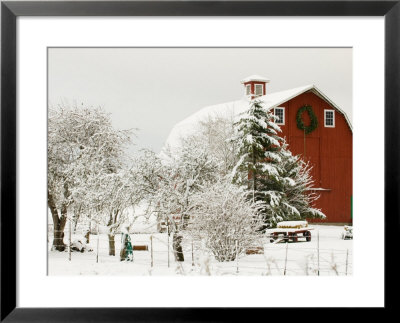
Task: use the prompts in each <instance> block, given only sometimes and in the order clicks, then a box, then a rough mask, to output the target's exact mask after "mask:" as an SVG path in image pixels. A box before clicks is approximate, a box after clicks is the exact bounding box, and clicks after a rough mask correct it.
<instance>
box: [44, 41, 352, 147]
mask: <svg viewBox="0 0 400 323" xmlns="http://www.w3.org/2000/svg"><path fill="white" fill-rule="evenodd" d="M48 59H49V61H48V66H49V71H48V73H49V79H48V80H49V103H50V105H57V104H59V103H61V102H63V101H64V102H69V103H70V104H72V103H73V102H77V103H79V104H80V103H84V104H85V105H90V106H102V107H103V108H104V109H105V110H106V111H109V112H111V113H112V115H111V116H112V119H113V123H114V126H115V127H117V128H119V129H129V128H139V129H140V130H139V132H138V138H137V139H135V141H136V143H137V145H136V146H137V148H142V147H146V148H150V149H153V150H154V151H156V152H158V151H159V150H160V149H161V148H162V146H163V144H164V142H165V140H166V139H167V137H168V134H169V132H170V130H171V129H172V127H173V126H174V125H175V124H176V123H178V122H179V121H181V120H182V119H184V118H186V117H188V116H190V115H191V114H192V113H194V112H196V111H198V110H199V109H201V108H202V107H205V106H208V105H214V104H218V103H223V102H229V101H235V100H238V99H240V98H242V97H243V95H244V90H243V88H242V86H243V85H242V84H240V80H241V79H243V78H245V77H246V76H249V75H252V74H258V75H262V76H265V77H267V78H269V79H270V80H271V82H270V83H269V84H267V89H266V90H267V93H272V92H276V91H281V90H286V89H290V88H294V87H298V86H302V85H307V84H315V85H316V86H317V87H318V88H319V89H320V90H322V92H324V93H325V94H326V95H327V96H328V97H329V98H331V99H332V100H333V102H335V103H336V104H337V105H338V106H339V107H341V108H342V109H343V110H344V111H345V112H346V113H347V115H348V117H349V118H350V120H352V49H350V48H51V49H49V56H48Z"/></svg>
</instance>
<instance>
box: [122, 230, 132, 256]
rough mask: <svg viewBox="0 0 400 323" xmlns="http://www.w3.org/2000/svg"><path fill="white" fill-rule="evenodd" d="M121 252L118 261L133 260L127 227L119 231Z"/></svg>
mask: <svg viewBox="0 0 400 323" xmlns="http://www.w3.org/2000/svg"><path fill="white" fill-rule="evenodd" d="M121 234H122V236H121V253H120V261H132V262H133V247H132V243H131V237H130V236H129V231H128V230H127V229H125V230H123V231H122V232H121Z"/></svg>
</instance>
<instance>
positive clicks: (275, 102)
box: [260, 85, 353, 132]
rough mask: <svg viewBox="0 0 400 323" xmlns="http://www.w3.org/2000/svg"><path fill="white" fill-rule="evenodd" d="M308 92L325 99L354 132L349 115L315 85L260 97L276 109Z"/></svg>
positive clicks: (269, 106)
mask: <svg viewBox="0 0 400 323" xmlns="http://www.w3.org/2000/svg"><path fill="white" fill-rule="evenodd" d="M306 92H312V93H314V94H315V95H317V96H318V97H320V98H321V99H323V100H324V101H325V102H327V103H328V104H330V105H331V106H332V107H333V108H334V109H335V110H337V111H338V112H339V113H340V114H342V115H343V116H344V118H345V120H346V122H347V125H348V126H349V128H350V130H351V131H352V132H353V127H352V125H351V122H350V120H349V118H348V117H347V114H346V113H345V112H344V111H343V110H342V109H340V108H339V107H338V106H337V105H336V104H335V103H334V102H333V101H332V100H331V99H329V97H328V96H326V95H325V94H324V93H323V92H322V91H321V90H320V89H318V88H317V87H316V86H315V85H306V86H302V87H298V88H294V89H290V90H287V91H281V92H276V93H272V94H270V95H265V96H262V97H260V100H262V101H264V102H265V103H266V104H267V106H268V108H271V109H272V108H276V107H278V106H279V105H281V104H283V103H285V102H287V101H290V100H291V99H293V98H295V97H297V96H299V95H301V94H303V93H306Z"/></svg>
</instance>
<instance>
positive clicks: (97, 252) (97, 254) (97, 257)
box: [96, 223, 100, 263]
mask: <svg viewBox="0 0 400 323" xmlns="http://www.w3.org/2000/svg"><path fill="white" fill-rule="evenodd" d="M99 240H100V230H99V224H98V223H97V251H96V263H98V262H99Z"/></svg>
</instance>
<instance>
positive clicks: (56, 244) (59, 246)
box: [47, 191, 67, 251]
mask: <svg viewBox="0 0 400 323" xmlns="http://www.w3.org/2000/svg"><path fill="white" fill-rule="evenodd" d="M47 205H48V207H49V209H50V212H51V216H52V218H53V230H54V233H53V247H52V249H55V250H58V251H64V250H65V247H66V246H65V244H64V228H65V224H66V222H67V206H66V205H65V204H63V205H62V207H61V216H60V217H59V216H58V210H57V207H56V204H55V202H54V198H53V196H52V195H51V193H50V192H49V191H47Z"/></svg>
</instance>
